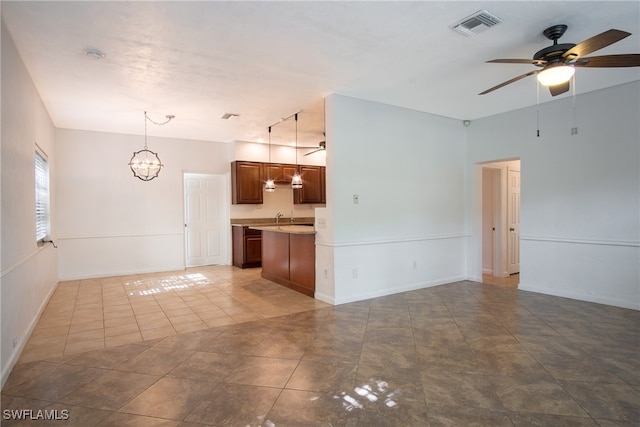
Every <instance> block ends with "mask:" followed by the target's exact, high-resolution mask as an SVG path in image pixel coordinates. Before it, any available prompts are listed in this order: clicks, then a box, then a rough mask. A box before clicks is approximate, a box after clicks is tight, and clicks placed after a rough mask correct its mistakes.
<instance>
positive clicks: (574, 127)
mask: <svg viewBox="0 0 640 427" xmlns="http://www.w3.org/2000/svg"><path fill="white" fill-rule="evenodd" d="M571 83H572V85H573V96H572V97H571V98H572V99H571V104H572V105H571V110H572V111H571V116H572V117H571V121H572V126H571V135H575V134H577V133H578V117H577V111H576V75H575V74H574V75H573V77H572V82H571Z"/></svg>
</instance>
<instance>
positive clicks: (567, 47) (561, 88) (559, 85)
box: [479, 24, 640, 96]
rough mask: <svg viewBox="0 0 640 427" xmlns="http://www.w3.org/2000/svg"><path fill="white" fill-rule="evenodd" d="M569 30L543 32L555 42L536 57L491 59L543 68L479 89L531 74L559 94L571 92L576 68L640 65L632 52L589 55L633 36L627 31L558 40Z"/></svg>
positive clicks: (557, 28) (562, 27) (556, 28)
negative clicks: (575, 40)
mask: <svg viewBox="0 0 640 427" xmlns="http://www.w3.org/2000/svg"><path fill="white" fill-rule="evenodd" d="M566 30H567V26H566V25H563V24H559V25H553V26H551V27H549V28H547V29H546V30H544V31H543V32H542V34H544V36H545V37H546V38H548V39H549V40H552V41H553V45H551V46H548V47H546V48H544V49H541V50H539V51H538V52H536V54H535V55H533V59H492V60H490V61H487V62H490V63H501V64H532V65H535V66H536V67H541V68H542V70H533V71H529V72H528V73H525V74H521V75H519V76H517V77H514V78H512V79H511V80H507V81H506V82H503V83H500V84H499V85H496V86H494V87H492V88H489V89H487V90H485V91H484V92H480V93H479V95H485V94H487V93H489V92H493V91H494V90H496V89H500V88H501V87H504V86H507V85H509V84H511V83H514V82H517V81H518V80H520V79H523V78H525V77H528V76H532V75H534V74H535V75H537V78H538V81H539V82H540V83H541V84H543V85H545V86H548V87H549V91H550V92H551V95H552V96H557V95H560V94H562V93H565V92H568V91H569V81H570V80H571V77H573V75H574V73H575V67H591V68H596V67H599V68H617V67H638V66H640V54H637V53H631V54H623V55H603V56H592V57H586V56H585V55H588V54H590V53H592V52H595V51H597V50H600V49H603V48H605V47H607V46H610V45H612V44H614V43H616V42H619V41H620V40H622V39H624V38H625V37H628V36H630V35H631V33H628V32H626V31H621V30H615V29H611V30H607V31H605V32H603V33H600V34H598V35H596V36H593V37H591V38H589V39H587V40H585V41H583V42H581V43H578V44H573V43H561V44H559V43H558V39H559V38H560V37H562V35H563V34H564V33H565V31H566Z"/></svg>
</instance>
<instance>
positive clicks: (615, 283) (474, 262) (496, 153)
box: [467, 82, 640, 309]
mask: <svg viewBox="0 0 640 427" xmlns="http://www.w3.org/2000/svg"><path fill="white" fill-rule="evenodd" d="M639 94H640V82H633V83H629V84H625V85H621V86H617V87H614V88H610V89H605V90H601V91H597V92H592V93H588V94H585V95H580V96H577V97H576V111H575V118H576V119H575V120H576V122H575V123H576V124H577V127H578V134H577V135H573V136H572V135H570V129H571V127H573V126H574V124H573V123H574V122H573V120H574V118H573V117H574V116H573V110H572V99H571V97H565V98H563V99H559V100H555V101H552V102H549V103H545V104H542V105H540V107H539V110H540V137H536V108H535V107H533V108H526V109H522V110H518V111H513V112H510V113H506V114H501V115H498V116H494V117H489V118H486V119H482V120H477V121H474V122H473V123H472V124H471V127H470V128H469V134H468V138H469V145H468V160H467V169H468V172H469V188H470V189H471V191H470V192H469V199H468V201H469V205H470V207H471V209H469V212H468V213H469V223H470V224H471V229H472V239H471V243H470V245H471V246H470V247H469V251H468V253H469V259H468V265H469V272H470V273H469V274H470V277H476V276H478V275H480V273H481V268H482V267H481V244H482V243H481V214H480V212H481V168H480V166H479V165H478V163H480V162H486V161H491V160H496V159H505V158H520V160H521V164H522V173H521V177H522V189H521V229H520V230H521V241H520V260H521V263H520V289H524V290H531V291H536V292H541V293H546V294H551V295H559V296H565V297H570V298H575V299H580V300H586V301H594V302H600V303H604V304H611V305H616V306H620V307H628V308H635V309H640V267H639V263H638V260H639V259H640V221H639V218H640V125H639V120H638V117H640V96H639Z"/></svg>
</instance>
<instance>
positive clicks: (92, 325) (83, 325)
mask: <svg viewBox="0 0 640 427" xmlns="http://www.w3.org/2000/svg"><path fill="white" fill-rule="evenodd" d="M103 328H104V321H102V320H94V321H90V322H82V321H74V320H72V321H71V326H69V333H70V334H76V333H79V332H85V331H92V330H96V329H103Z"/></svg>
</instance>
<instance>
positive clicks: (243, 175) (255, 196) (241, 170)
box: [231, 161, 264, 205]
mask: <svg viewBox="0 0 640 427" xmlns="http://www.w3.org/2000/svg"><path fill="white" fill-rule="evenodd" d="M263 174H264V173H263V166H262V163H259V162H245V161H235V162H231V199H232V203H233V204H234V205H242V204H262V203H263V201H262V183H263V182H264V179H263Z"/></svg>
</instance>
